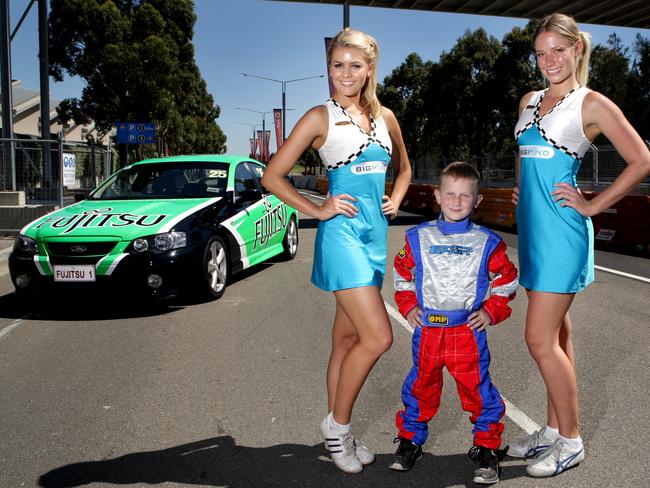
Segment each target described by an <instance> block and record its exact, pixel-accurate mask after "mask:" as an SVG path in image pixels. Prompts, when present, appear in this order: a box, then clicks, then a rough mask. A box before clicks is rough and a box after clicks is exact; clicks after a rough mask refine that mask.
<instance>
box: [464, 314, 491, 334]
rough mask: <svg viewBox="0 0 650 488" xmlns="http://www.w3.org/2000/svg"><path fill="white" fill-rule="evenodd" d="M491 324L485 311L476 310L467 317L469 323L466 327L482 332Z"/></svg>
mask: <svg viewBox="0 0 650 488" xmlns="http://www.w3.org/2000/svg"><path fill="white" fill-rule="evenodd" d="M490 324H492V321H491V320H490V315H489V314H488V313H487V312H486V311H485V309H483V308H482V309H481V310H478V311H476V312H474V313H473V314H472V315H470V316H469V322H468V323H467V327H469V328H470V329H472V330H477V331H479V332H480V331H482V330H484V329H485V327H486V326H488V325H490Z"/></svg>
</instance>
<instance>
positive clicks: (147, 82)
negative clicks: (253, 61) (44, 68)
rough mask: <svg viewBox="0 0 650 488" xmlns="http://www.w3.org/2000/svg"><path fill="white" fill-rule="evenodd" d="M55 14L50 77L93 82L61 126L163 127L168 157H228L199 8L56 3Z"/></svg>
mask: <svg viewBox="0 0 650 488" xmlns="http://www.w3.org/2000/svg"><path fill="white" fill-rule="evenodd" d="M50 10H51V13H50V21H49V22H50V40H49V43H50V53H49V54H50V74H51V75H52V76H53V77H54V78H55V79H56V80H59V81H61V80H62V79H63V76H64V74H65V73H67V74H69V75H71V76H79V77H81V78H83V79H84V80H85V81H86V87H85V88H84V90H83V92H82V95H81V98H79V99H77V98H73V99H67V100H64V101H63V102H62V103H61V105H60V106H59V108H58V109H57V110H58V113H59V117H60V118H61V120H70V119H74V120H76V121H77V122H88V121H89V120H91V119H92V120H94V121H95V123H96V125H97V127H98V129H99V130H100V131H102V132H104V133H106V132H108V131H110V129H111V128H112V127H113V124H115V122H118V121H155V122H156V125H157V130H158V137H159V139H160V140H161V143H162V146H163V147H164V150H165V151H166V152H169V153H171V154H178V153H202V152H212V153H215V152H216V153H220V152H223V151H224V150H225V142H226V137H225V135H224V134H223V132H222V131H221V129H220V127H219V126H218V125H217V123H216V121H215V119H216V118H217V117H219V107H218V106H215V104H214V99H213V98H212V96H211V95H210V94H209V93H208V91H207V87H206V84H205V81H204V80H203V79H202V77H201V73H200V71H199V69H198V67H197V66H196V63H195V61H194V47H193V45H192V37H193V35H194V23H195V21H196V17H195V14H194V2H193V1H192V0H113V1H111V0H51V3H50ZM135 149H137V151H138V156H140V155H141V154H140V153H141V152H151V148H135ZM124 155H125V152H124V150H123V151H122V152H121V159H122V162H124V159H125V158H124Z"/></svg>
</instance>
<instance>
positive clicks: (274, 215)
mask: <svg viewBox="0 0 650 488" xmlns="http://www.w3.org/2000/svg"><path fill="white" fill-rule="evenodd" d="M286 225H287V206H286V205H285V204H283V203H281V204H280V205H278V206H277V207H275V208H273V209H272V208H271V202H270V201H269V199H268V198H266V197H265V198H264V215H263V216H262V218H261V219H258V220H256V221H255V242H254V243H253V250H255V249H257V247H258V246H259V247H265V246H266V245H267V244H268V243H269V239H270V238H271V237H273V236H274V235H276V234H277V233H278V232H280V231H281V230H282V229H284V227H285V226H286Z"/></svg>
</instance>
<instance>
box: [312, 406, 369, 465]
mask: <svg viewBox="0 0 650 488" xmlns="http://www.w3.org/2000/svg"><path fill="white" fill-rule="evenodd" d="M320 430H321V432H322V433H323V437H324V438H325V448H326V449H327V450H328V451H329V452H330V457H331V458H332V461H333V462H334V464H335V465H336V467H337V468H339V469H340V470H341V471H343V472H345V473H360V472H361V471H363V465H362V464H361V461H359V458H358V457H357V454H356V452H355V451H356V450H355V445H354V436H353V435H352V433H351V432H346V433H345V434H339V433H338V432H335V431H333V430H331V429H330V428H329V424H328V421H327V417H325V418H324V419H323V421H322V422H321V423H320ZM373 457H374V456H373Z"/></svg>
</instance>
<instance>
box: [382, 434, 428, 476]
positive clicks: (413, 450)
mask: <svg viewBox="0 0 650 488" xmlns="http://www.w3.org/2000/svg"><path fill="white" fill-rule="evenodd" d="M396 442H399V446H397V450H396V451H395V455H394V456H393V463H392V464H391V465H390V466H388V467H389V468H390V469H394V470H395V471H408V470H409V469H411V468H412V467H413V465H414V464H415V462H416V461H418V460H419V459H421V458H422V446H418V445H417V444H414V443H413V442H411V441H410V440H409V439H404V438H403V437H395V440H394V441H393V444H395V443H396Z"/></svg>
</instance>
